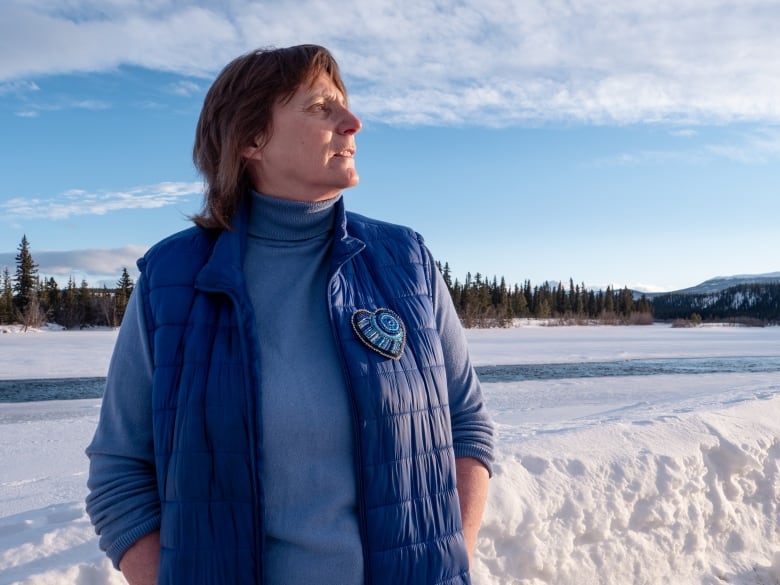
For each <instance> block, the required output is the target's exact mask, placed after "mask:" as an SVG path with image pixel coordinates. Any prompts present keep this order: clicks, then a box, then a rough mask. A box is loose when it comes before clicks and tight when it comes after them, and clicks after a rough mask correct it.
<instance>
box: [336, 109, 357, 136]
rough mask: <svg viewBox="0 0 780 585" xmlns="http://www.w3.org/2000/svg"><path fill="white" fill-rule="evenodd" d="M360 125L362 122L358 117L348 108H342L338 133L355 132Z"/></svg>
mask: <svg viewBox="0 0 780 585" xmlns="http://www.w3.org/2000/svg"><path fill="white" fill-rule="evenodd" d="M362 127H363V122H361V121H360V118H358V117H357V116H356V115H355V114H353V113H352V112H351V111H350V110H349V109H347V108H344V115H343V117H342V119H341V121H340V122H339V128H338V132H339V134H357V133H358V132H360V129H361V128H362Z"/></svg>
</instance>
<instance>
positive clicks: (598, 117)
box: [0, 0, 780, 291]
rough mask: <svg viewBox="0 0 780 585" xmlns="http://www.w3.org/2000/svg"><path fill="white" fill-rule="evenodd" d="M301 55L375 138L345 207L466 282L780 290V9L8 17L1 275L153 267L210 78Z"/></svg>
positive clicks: (1, 96) (476, 0)
mask: <svg viewBox="0 0 780 585" xmlns="http://www.w3.org/2000/svg"><path fill="white" fill-rule="evenodd" d="M407 4H408V6H407ZM411 4H414V6H413V7H412V6H411ZM304 42H314V43H319V44H323V45H325V46H327V47H329V48H330V49H331V50H332V51H333V52H334V54H335V55H336V58H337V59H338V61H339V63H340V64H341V67H342V71H343V73H344V77H345V80H346V82H347V87H348V89H349V91H350V102H351V105H352V107H353V110H354V111H355V113H356V114H358V115H359V116H360V117H361V118H362V120H363V123H364V127H363V130H362V131H361V133H360V134H359V135H358V140H357V143H358V153H357V159H356V162H357V166H358V170H359V172H360V175H361V183H360V185H359V186H358V187H356V188H354V189H351V190H349V191H347V192H346V194H345V197H346V200H347V204H348V206H349V207H350V208H351V209H353V210H355V211H358V212H361V213H364V214H367V215H371V216H374V217H378V218H381V219H385V220H389V221H394V222H398V223H403V224H406V225H410V226H412V227H414V228H415V229H417V230H418V231H420V232H421V233H422V234H423V235H424V236H425V238H426V241H427V242H428V244H429V246H430V247H431V249H432V251H433V253H434V255H435V256H436V257H437V258H439V259H440V260H442V261H448V262H449V264H450V266H451V268H452V271H453V274H454V276H455V277H458V278H460V279H461V280H462V279H463V277H464V276H465V274H466V272H467V271H470V272H471V273H472V274H474V273H476V272H480V273H482V274H483V275H486V276H488V277H490V278H492V276H493V275H497V276H499V277H500V276H505V277H506V279H507V281H508V282H509V283H510V284H511V283H514V282H520V283H522V282H523V281H524V280H525V279H530V280H531V282H532V283H534V284H538V283H541V282H542V281H544V280H564V281H568V279H569V278H570V277H571V278H574V280H575V281H576V282H578V283H579V282H584V283H586V285H587V286H588V287H602V286H605V285H607V284H613V285H616V286H620V287H622V286H629V287H632V288H638V289H643V290H653V291H656V290H676V289H681V288H685V287H688V286H692V285H695V284H698V283H699V282H701V281H703V280H706V279H708V278H711V277H714V276H722V275H736V274H760V273H767V272H776V271H780V260H779V259H778V250H780V229H778V223H779V221H778V219H780V192H779V191H780V190H779V189H778V186H780V164H779V163H780V97H779V96H780V59H778V58H777V56H778V55H780V3H778V2H776V1H775V0H763V1H762V0H733V1H730V2H729V1H717V0H712V1H711V2H706V3H703V2H700V1H698V0H676V1H674V2H671V1H662V2H647V3H640V2H632V1H628V0H624V1H612V2H610V1H595V0H593V1H590V2H588V1H563V0H561V1H556V0H549V1H545V0H514V1H512V2H509V1H504V0H502V1H498V0H468V1H451V2H446V1H445V2H442V1H433V0H418V1H416V2H414V3H390V2H379V1H377V0H347V1H345V2H341V3H339V4H338V6H336V5H333V4H332V3H329V2H322V1H319V0H304V1H300V2H287V1H284V0H282V1H279V0H276V1H273V2H271V1H269V2H265V1H260V2H248V1H246V0H231V1H230V2H224V1H216V0H215V1H201V2H186V1H179V0H154V1H152V0H67V1H65V0H36V1H35V2H33V1H31V0H4V2H3V18H2V19H1V20H0V173H1V174H2V179H3V180H2V184H1V185H0V270H1V269H2V267H4V266H8V267H9V269H11V271H12V272H13V268H14V260H13V258H14V255H15V253H16V249H17V247H18V245H19V242H20V240H21V238H22V235H23V234H26V235H27V237H28V239H29V241H30V244H31V249H32V253H33V257H34V259H35V260H36V261H37V262H38V264H39V270H40V273H41V274H43V275H46V276H54V277H55V278H57V279H58V280H59V281H60V282H63V283H64V282H66V281H67V279H68V278H69V276H71V275H72V276H73V277H74V278H76V280H77V281H79V282H80V281H81V279H86V280H87V281H88V282H89V283H90V284H98V283H101V282H103V281H107V282H108V283H113V282H115V281H116V280H117V279H118V277H119V274H120V272H121V269H122V267H125V266H126V267H127V268H128V269H130V270H131V273H133V274H134V263H135V259H136V258H137V257H138V256H139V255H141V254H142V253H143V252H144V251H145V250H146V248H148V247H149V246H150V245H151V244H153V243H154V242H155V241H157V240H159V239H161V238H162V237H165V236H166V235H168V234H170V233H172V232H174V231H178V230H180V229H183V228H185V227H187V226H188V220H187V217H188V216H189V215H190V214H192V213H194V212H195V211H197V210H198V208H199V206H200V203H201V194H200V193H201V188H202V185H201V182H200V178H199V177H198V176H197V174H196V173H195V171H194V168H193V166H192V162H191V159H190V152H191V147H192V137H193V132H194V127H195V123H196V120H197V116H198V113H199V109H200V105H201V103H202V100H203V96H204V94H205V92H206V90H207V89H208V86H209V84H210V83H211V81H212V80H213V78H214V76H215V75H216V74H217V72H218V71H219V70H220V68H221V67H222V66H223V65H224V64H226V63H227V62H228V61H229V60H230V59H232V58H233V57H235V56H237V55H239V54H241V53H243V52H245V51H248V50H251V49H253V48H256V47H261V46H270V45H273V46H286V45H291V44H298V43H304Z"/></svg>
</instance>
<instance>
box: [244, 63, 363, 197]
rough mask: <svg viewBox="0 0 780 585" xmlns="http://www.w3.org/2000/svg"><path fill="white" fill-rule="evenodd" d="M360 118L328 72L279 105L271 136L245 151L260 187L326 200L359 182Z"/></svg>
mask: <svg viewBox="0 0 780 585" xmlns="http://www.w3.org/2000/svg"><path fill="white" fill-rule="evenodd" d="M361 125H362V124H361V122H360V120H359V119H358V118H357V116H355V115H354V114H353V113H352V112H350V111H349V109H348V108H347V103H346V99H345V97H344V96H343V95H342V93H341V92H340V91H339V90H338V89H337V88H336V86H335V85H334V84H333V81H332V80H331V79H330V78H329V77H328V76H327V75H325V74H322V75H320V76H319V77H317V78H316V79H315V80H314V82H313V83H312V84H311V86H308V85H303V86H301V87H299V88H298V90H297V91H296V92H295V94H293V96H292V98H291V99H290V101H289V102H287V103H285V104H280V103H277V104H276V105H275V106H274V109H273V113H272V121H271V138H270V139H269V140H268V142H267V143H266V144H265V146H263V147H262V148H258V147H254V146H253V147H248V148H245V149H244V150H243V151H242V154H243V156H244V157H245V158H246V160H247V166H248V169H249V172H250V176H251V178H252V183H253V185H254V187H255V189H256V190H257V191H259V192H261V193H263V194H265V195H271V196H273V197H280V198H283V199H292V200H295V201H322V200H325V199H330V198H331V197H335V196H336V195H338V194H339V193H340V192H341V191H343V190H344V189H346V188H348V187H354V186H355V185H357V184H358V173H357V170H356V169H355V159H354V156H355V134H357V132H358V131H359V130H360V128H361Z"/></svg>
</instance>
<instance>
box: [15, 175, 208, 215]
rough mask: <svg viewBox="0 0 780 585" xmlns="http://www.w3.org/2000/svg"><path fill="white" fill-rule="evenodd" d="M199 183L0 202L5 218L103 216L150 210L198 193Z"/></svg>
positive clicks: (70, 191)
mask: <svg viewBox="0 0 780 585" xmlns="http://www.w3.org/2000/svg"><path fill="white" fill-rule="evenodd" d="M202 192H203V184H202V183H199V182H191V183H184V182H164V183H158V184H155V185H143V186H140V187H133V188H131V189H127V190H124V191H97V192H89V191H84V190H81V189H71V190H69V191H66V192H64V193H61V194H59V195H57V196H55V197H52V198H48V199H42V198H32V199H31V198H27V197H16V198H12V199H8V200H7V201H5V202H3V203H0V210H2V212H3V214H4V215H5V217H6V219H9V220H14V219H18V218H25V219H52V220H61V219H67V218H69V217H71V216H77V215H105V214H107V213H110V212H113V211H119V210H123V209H152V208H158V207H164V206H166V205H173V204H175V203H177V202H178V201H179V200H181V199H182V198H184V197H191V196H193V195H201V194H202Z"/></svg>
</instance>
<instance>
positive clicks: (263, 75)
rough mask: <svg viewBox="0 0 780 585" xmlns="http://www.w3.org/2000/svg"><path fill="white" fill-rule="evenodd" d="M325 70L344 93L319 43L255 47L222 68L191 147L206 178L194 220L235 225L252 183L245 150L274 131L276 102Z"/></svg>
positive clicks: (262, 143)
mask: <svg viewBox="0 0 780 585" xmlns="http://www.w3.org/2000/svg"><path fill="white" fill-rule="evenodd" d="M323 73H324V74H326V75H328V76H329V77H330V78H331V80H332V81H333V83H334V85H335V86H336V87H337V88H338V89H339V91H341V92H342V94H343V95H344V96H345V97H346V95H347V91H346V88H345V87H344V82H343V81H342V79H341V75H340V73H339V67H338V64H337V63H336V60H335V59H334V58H333V55H331V53H330V52H329V51H328V50H327V49H326V48H324V47H320V46H318V45H298V46H294V47H287V48H283V49H261V50H257V51H253V52H251V53H246V54H245V55H242V56H240V57H238V58H236V59H234V60H233V61H231V62H230V63H228V65H227V66H226V67H225V68H224V69H223V70H222V71H221V73H220V74H219V75H218V76H217V78H216V80H214V83H213V84H212V85H211V88H210V89H209V91H208V93H207V94H206V98H205V99H204V101H203V108H202V110H201V112H200V118H199V119H198V125H197V129H196V131H195V145H194V147H193V149H192V160H193V162H194V163H195V167H196V168H197V169H198V171H200V173H201V175H203V178H204V180H205V192H204V201H203V207H202V209H201V211H200V213H198V214H197V215H195V216H193V218H192V219H193V221H194V222H195V223H196V224H197V225H199V226H201V227H204V228H217V229H231V221H232V219H233V216H234V215H235V213H236V211H237V210H238V209H239V207H240V205H241V203H242V202H243V201H244V198H245V197H246V194H247V192H248V190H249V189H250V188H251V186H252V185H251V181H250V179H249V175H248V172H247V167H246V160H245V159H244V157H243V156H242V155H241V151H242V150H243V149H244V148H246V147H250V146H259V147H260V148H262V147H263V146H265V144H266V143H267V142H268V139H269V138H270V137H271V132H273V128H272V127H271V122H272V113H273V107H274V105H276V104H277V103H282V104H284V103H286V102H287V101H289V100H290V99H291V98H292V96H293V94H294V93H295V92H296V91H297V89H298V88H299V87H301V86H302V85H303V84H304V83H313V82H314V80H315V79H316V78H317V77H319V76H320V74H323Z"/></svg>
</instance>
